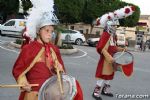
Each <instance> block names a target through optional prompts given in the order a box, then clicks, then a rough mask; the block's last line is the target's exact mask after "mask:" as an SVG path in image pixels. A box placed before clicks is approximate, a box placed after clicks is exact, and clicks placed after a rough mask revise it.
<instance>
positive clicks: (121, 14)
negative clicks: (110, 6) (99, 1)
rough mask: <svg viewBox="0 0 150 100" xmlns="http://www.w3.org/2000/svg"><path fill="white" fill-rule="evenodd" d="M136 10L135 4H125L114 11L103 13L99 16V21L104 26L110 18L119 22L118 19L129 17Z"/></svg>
mask: <svg viewBox="0 0 150 100" xmlns="http://www.w3.org/2000/svg"><path fill="white" fill-rule="evenodd" d="M134 11H135V8H134V6H125V7H123V8H120V9H117V10H115V11H114V12H109V13H106V14H104V15H102V16H101V17H99V18H98V20H97V21H98V22H97V23H98V25H101V26H103V27H105V26H106V24H107V21H110V20H112V21H113V22H115V23H118V22H119V21H117V20H118V19H122V18H125V17H128V16H130V15H132V14H133V12H134Z"/></svg>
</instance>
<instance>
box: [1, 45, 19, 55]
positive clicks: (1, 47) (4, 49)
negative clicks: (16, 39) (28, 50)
mask: <svg viewBox="0 0 150 100" xmlns="http://www.w3.org/2000/svg"><path fill="white" fill-rule="evenodd" d="M0 48H2V49H4V50H7V51H11V52H15V53H17V54H19V52H18V51H15V50H11V49H7V48H4V47H2V46H0Z"/></svg>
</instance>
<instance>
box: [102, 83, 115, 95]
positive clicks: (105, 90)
mask: <svg viewBox="0 0 150 100" xmlns="http://www.w3.org/2000/svg"><path fill="white" fill-rule="evenodd" d="M101 94H102V95H105V96H109V97H113V96H114V95H113V94H112V93H111V92H110V85H108V84H104V87H103V89H102V92H101Z"/></svg>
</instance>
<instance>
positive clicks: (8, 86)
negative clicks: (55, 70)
mask: <svg viewBox="0 0 150 100" xmlns="http://www.w3.org/2000/svg"><path fill="white" fill-rule="evenodd" d="M23 86H25V85H21V84H6V85H0V88H18V87H23ZM30 86H32V87H33V86H39V84H30Z"/></svg>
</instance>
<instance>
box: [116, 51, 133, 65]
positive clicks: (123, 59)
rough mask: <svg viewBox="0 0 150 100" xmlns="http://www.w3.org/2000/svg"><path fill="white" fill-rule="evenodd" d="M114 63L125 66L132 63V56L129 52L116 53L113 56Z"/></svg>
mask: <svg viewBox="0 0 150 100" xmlns="http://www.w3.org/2000/svg"><path fill="white" fill-rule="evenodd" d="M113 58H114V59H115V63H117V64H120V65H127V64H130V63H132V62H133V55H132V54H131V53H129V52H117V53H115V54H114V55H113Z"/></svg>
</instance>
